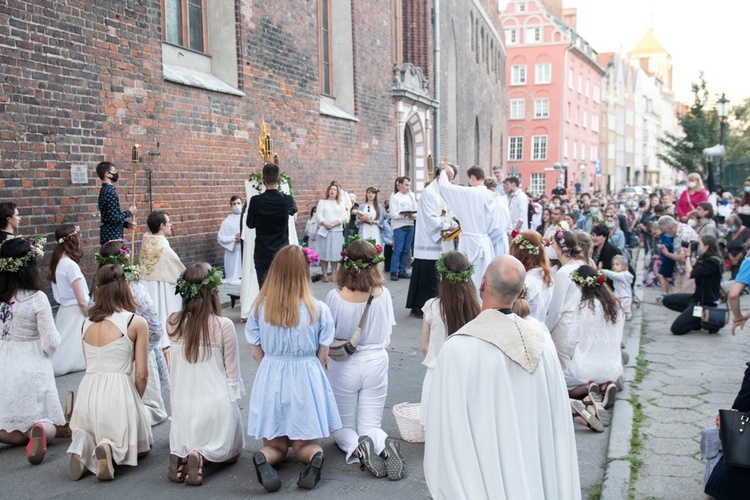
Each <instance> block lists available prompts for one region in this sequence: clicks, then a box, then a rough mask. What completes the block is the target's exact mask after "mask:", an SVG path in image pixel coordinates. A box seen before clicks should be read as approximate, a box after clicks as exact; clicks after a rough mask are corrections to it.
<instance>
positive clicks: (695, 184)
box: [688, 181, 698, 189]
mask: <svg viewBox="0 0 750 500" xmlns="http://www.w3.org/2000/svg"><path fill="white" fill-rule="evenodd" d="M697 185H698V183H697V182H695V181H690V182H688V187H689V188H690V189H693V188H694V187H695V186H697Z"/></svg>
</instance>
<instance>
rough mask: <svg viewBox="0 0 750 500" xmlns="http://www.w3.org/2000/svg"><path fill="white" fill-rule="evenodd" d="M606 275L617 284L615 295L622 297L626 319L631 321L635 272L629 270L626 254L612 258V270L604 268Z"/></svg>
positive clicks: (603, 271) (621, 301)
mask: <svg viewBox="0 0 750 500" xmlns="http://www.w3.org/2000/svg"><path fill="white" fill-rule="evenodd" d="M602 273H604V276H606V277H607V278H609V279H611V280H612V282H613V283H614V285H615V297H617V298H618V299H620V303H621V304H622V308H623V309H624V310H625V321H629V320H630V318H631V317H632V315H633V312H632V310H631V308H632V306H633V280H634V279H635V278H634V277H633V274H632V273H631V272H630V271H628V259H626V258H625V256H624V255H616V256H615V257H613V258H612V270H611V271H610V270H608V269H602Z"/></svg>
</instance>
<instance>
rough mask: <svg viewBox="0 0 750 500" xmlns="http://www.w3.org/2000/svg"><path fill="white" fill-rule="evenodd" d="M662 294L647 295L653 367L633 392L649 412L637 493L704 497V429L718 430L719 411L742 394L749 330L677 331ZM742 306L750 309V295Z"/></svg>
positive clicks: (647, 354)
mask: <svg viewBox="0 0 750 500" xmlns="http://www.w3.org/2000/svg"><path fill="white" fill-rule="evenodd" d="M658 295H659V294H658V293H657V291H656V290H654V289H647V290H646V291H645V292H644V302H646V303H644V305H643V314H644V323H645V325H646V328H645V332H644V333H643V335H642V337H641V348H642V350H643V353H644V358H645V360H646V361H648V365H647V366H646V367H645V375H644V378H643V381H642V382H641V383H640V384H638V386H637V387H636V388H634V389H633V391H632V392H633V393H634V394H635V395H637V396H638V399H639V401H640V403H641V404H642V407H643V414H644V417H643V423H642V427H641V429H642V433H643V448H642V451H641V455H640V458H641V460H642V461H643V466H642V467H641V469H640V472H639V475H638V480H637V482H636V484H635V496H636V498H649V499H650V498H660V499H662V498H663V499H704V498H708V497H707V496H706V495H705V494H704V493H703V472H704V470H705V463H704V462H703V461H702V460H700V432H701V429H703V428H707V427H712V426H713V425H714V416H715V415H716V412H717V410H718V409H720V408H730V407H731V405H732V402H733V401H734V398H735V396H736V395H737V391H738V390H739V388H740V384H741V383H742V377H743V373H744V371H745V363H746V362H748V361H750V342H749V341H748V336H749V335H750V328H748V327H746V331H745V332H744V333H741V334H738V335H737V336H734V337H733V336H732V335H731V334H730V331H729V327H725V328H724V329H722V330H721V331H720V332H719V333H718V334H715V335H710V334H708V332H706V331H702V332H693V333H690V334H688V335H684V336H675V335H672V334H671V332H670V330H669V327H670V325H671V323H672V321H673V320H674V318H675V317H676V316H677V313H675V312H672V311H669V310H667V309H666V308H665V307H664V306H662V305H661V304H659V303H657V302H656V298H657V297H658ZM742 303H743V306H744V307H743V309H745V310H746V309H748V307H750V300H748V297H744V298H743V301H742Z"/></svg>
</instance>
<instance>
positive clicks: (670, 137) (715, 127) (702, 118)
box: [658, 72, 750, 172]
mask: <svg viewBox="0 0 750 500" xmlns="http://www.w3.org/2000/svg"><path fill="white" fill-rule="evenodd" d="M692 93H693V103H692V105H691V106H690V108H688V110H687V111H686V112H685V113H683V114H680V115H678V116H677V121H678V122H679V124H680V127H681V128H682V132H683V134H684V135H682V136H679V135H675V134H672V133H671V132H666V133H665V134H664V137H661V138H659V143H660V144H661V145H662V146H663V153H659V154H658V157H659V159H661V160H662V161H663V162H665V163H666V164H667V165H669V166H671V167H673V168H676V169H678V170H684V171H686V172H702V171H703V164H704V162H703V149H705V148H708V147H711V146H715V145H716V144H718V143H719V117H718V115H717V114H716V109H715V108H714V106H713V103H712V100H711V99H710V94H709V91H708V84H707V83H706V78H705V77H704V75H703V72H701V73H700V76H699V78H698V82H693V84H692ZM748 111H750V110H748ZM748 118H750V116H748Z"/></svg>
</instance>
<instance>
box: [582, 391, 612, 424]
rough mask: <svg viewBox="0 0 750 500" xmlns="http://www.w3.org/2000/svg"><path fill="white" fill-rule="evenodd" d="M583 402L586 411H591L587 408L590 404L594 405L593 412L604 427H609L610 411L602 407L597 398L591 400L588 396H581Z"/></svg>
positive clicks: (610, 420)
mask: <svg viewBox="0 0 750 500" xmlns="http://www.w3.org/2000/svg"><path fill="white" fill-rule="evenodd" d="M583 404H584V405H586V411H588V412H589V413H592V412H591V411H590V410H589V407H590V406H593V407H594V411H593V414H594V415H596V418H598V419H599V421H600V422H601V423H602V425H603V426H604V427H609V425H610V424H611V423H612V413H611V412H610V411H609V410H606V409H604V405H603V404H602V403H600V402H599V401H597V400H592V399H591V397H590V396H586V397H585V398H583Z"/></svg>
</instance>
